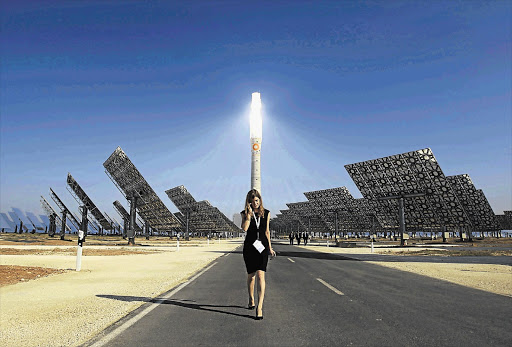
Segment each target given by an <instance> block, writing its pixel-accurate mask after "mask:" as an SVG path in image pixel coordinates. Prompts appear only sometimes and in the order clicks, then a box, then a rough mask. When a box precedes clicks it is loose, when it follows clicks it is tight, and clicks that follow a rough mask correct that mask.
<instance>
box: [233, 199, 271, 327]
mask: <svg viewBox="0 0 512 347" xmlns="http://www.w3.org/2000/svg"><path fill="white" fill-rule="evenodd" d="M240 214H241V215H242V225H241V227H242V229H243V230H244V231H245V232H246V235H245V240H244V249H243V255H244V262H245V267H246V269H247V290H248V292H249V304H248V306H247V308H248V309H249V310H253V309H254V308H255V302H254V285H255V277H258V307H256V319H258V320H261V319H263V299H264V297H265V271H267V263H268V255H269V254H270V255H271V256H275V255H276V253H275V252H274V250H273V249H272V245H271V244H270V230H269V222H270V212H269V211H268V210H266V209H264V207H263V201H262V199H261V195H260V193H259V192H258V191H257V190H256V189H251V190H250V191H249V192H248V193H247V196H246V198H245V208H244V210H243V211H242V212H240ZM258 240H259V242H258ZM258 247H259V249H258Z"/></svg>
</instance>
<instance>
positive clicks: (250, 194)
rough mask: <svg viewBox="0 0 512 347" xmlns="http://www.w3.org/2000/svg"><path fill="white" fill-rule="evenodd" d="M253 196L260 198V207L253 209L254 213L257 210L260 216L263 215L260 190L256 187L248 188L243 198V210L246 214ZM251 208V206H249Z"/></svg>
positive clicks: (263, 209)
mask: <svg viewBox="0 0 512 347" xmlns="http://www.w3.org/2000/svg"><path fill="white" fill-rule="evenodd" d="M254 198H258V199H260V207H259V208H258V210H257V211H254V212H255V213H256V212H258V214H259V215H260V217H265V208H264V207H263V200H262V199H261V194H260V192H258V191H257V190H256V189H251V190H249V192H248V193H247V197H246V198H245V208H244V211H245V215H246V216H247V214H248V211H249V205H250V204H251V202H252V200H253V199H254ZM251 208H252V207H251ZM247 217H249V218H250V217H251V216H247Z"/></svg>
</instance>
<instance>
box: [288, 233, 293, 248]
mask: <svg viewBox="0 0 512 347" xmlns="http://www.w3.org/2000/svg"><path fill="white" fill-rule="evenodd" d="M289 237H290V245H293V232H292V231H290V235H289Z"/></svg>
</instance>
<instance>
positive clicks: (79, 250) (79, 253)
mask: <svg viewBox="0 0 512 347" xmlns="http://www.w3.org/2000/svg"><path fill="white" fill-rule="evenodd" d="M83 244H84V232H83V230H78V248H77V250H76V271H80V269H82V246H83Z"/></svg>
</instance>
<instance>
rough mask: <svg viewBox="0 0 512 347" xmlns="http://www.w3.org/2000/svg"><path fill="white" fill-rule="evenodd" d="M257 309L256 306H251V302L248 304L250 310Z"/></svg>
mask: <svg viewBox="0 0 512 347" xmlns="http://www.w3.org/2000/svg"><path fill="white" fill-rule="evenodd" d="M255 307H256V305H254V304H252V305H251V302H250V301H249V303H248V304H247V309H248V310H254V308H255Z"/></svg>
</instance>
